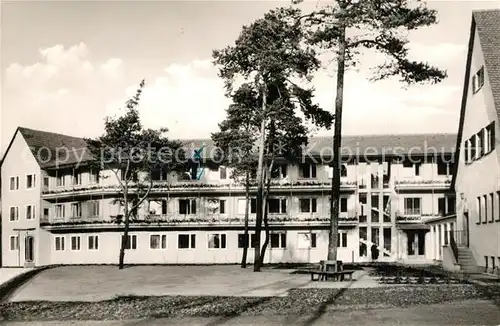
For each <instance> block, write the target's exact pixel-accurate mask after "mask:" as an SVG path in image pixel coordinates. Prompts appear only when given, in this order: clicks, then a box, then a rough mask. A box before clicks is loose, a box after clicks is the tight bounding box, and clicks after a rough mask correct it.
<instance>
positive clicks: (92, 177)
mask: <svg viewBox="0 0 500 326" xmlns="http://www.w3.org/2000/svg"><path fill="white" fill-rule="evenodd" d="M89 183H90V184H96V183H99V171H96V170H90V171H89Z"/></svg>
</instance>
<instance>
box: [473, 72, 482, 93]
mask: <svg viewBox="0 0 500 326" xmlns="http://www.w3.org/2000/svg"><path fill="white" fill-rule="evenodd" d="M483 85H484V66H482V67H481V68H479V70H478V71H477V72H476V74H475V75H474V76H473V77H472V93H477V92H478V91H479V90H480V89H481V87H483Z"/></svg>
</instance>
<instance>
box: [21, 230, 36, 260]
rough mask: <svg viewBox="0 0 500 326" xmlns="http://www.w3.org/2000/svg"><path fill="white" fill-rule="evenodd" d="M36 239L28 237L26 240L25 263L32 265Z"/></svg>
mask: <svg viewBox="0 0 500 326" xmlns="http://www.w3.org/2000/svg"><path fill="white" fill-rule="evenodd" d="M34 250H35V238H34V237H33V236H31V235H27V236H26V237H25V238H24V262H25V263H32V262H33V260H34V257H35V252H34Z"/></svg>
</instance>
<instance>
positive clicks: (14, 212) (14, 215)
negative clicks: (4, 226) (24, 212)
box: [10, 206, 19, 222]
mask: <svg viewBox="0 0 500 326" xmlns="http://www.w3.org/2000/svg"><path fill="white" fill-rule="evenodd" d="M18 220H19V207H15V206H13V207H10V221H11V222H12V221H18Z"/></svg>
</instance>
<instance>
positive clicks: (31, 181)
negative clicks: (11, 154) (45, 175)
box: [26, 174, 35, 189]
mask: <svg viewBox="0 0 500 326" xmlns="http://www.w3.org/2000/svg"><path fill="white" fill-rule="evenodd" d="M32 188H35V175H34V174H29V175H27V176H26V189H32Z"/></svg>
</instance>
